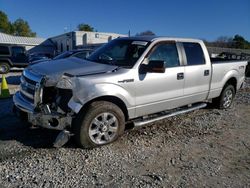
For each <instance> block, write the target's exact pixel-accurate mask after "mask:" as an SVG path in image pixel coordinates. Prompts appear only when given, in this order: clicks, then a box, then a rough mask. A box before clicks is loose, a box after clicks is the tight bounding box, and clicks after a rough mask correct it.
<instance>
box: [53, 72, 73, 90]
mask: <svg viewBox="0 0 250 188" xmlns="http://www.w3.org/2000/svg"><path fill="white" fill-rule="evenodd" d="M56 87H57V88H60V89H72V88H73V82H72V78H71V77H68V76H65V75H63V76H62V77H61V79H60V81H59V82H58V83H57V85H56Z"/></svg>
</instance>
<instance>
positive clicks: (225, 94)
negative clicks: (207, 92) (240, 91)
mask: <svg viewBox="0 0 250 188" xmlns="http://www.w3.org/2000/svg"><path fill="white" fill-rule="evenodd" d="M234 96H235V89H234V87H233V86H232V85H227V86H225V87H224V89H223V91H222V93H221V95H220V96H219V97H218V98H217V99H215V104H216V105H217V106H218V107H219V108H220V109H227V108H229V107H230V106H231V105H232V103H233V99H234Z"/></svg>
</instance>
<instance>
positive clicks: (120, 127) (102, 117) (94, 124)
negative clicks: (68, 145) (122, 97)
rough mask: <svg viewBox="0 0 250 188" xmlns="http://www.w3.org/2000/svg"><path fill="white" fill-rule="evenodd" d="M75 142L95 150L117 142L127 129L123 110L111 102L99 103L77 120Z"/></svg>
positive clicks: (92, 105) (91, 105) (94, 103)
mask: <svg viewBox="0 0 250 188" xmlns="http://www.w3.org/2000/svg"><path fill="white" fill-rule="evenodd" d="M73 126H74V127H73V128H74V134H75V140H76V142H77V143H78V144H79V146H81V147H83V148H94V147H98V146H101V145H105V144H109V143H111V142H113V141H115V140H116V139H117V138H118V137H119V136H120V135H122V133H123V132H124V128H125V118H124V114H123V112H122V110H121V109H120V108H119V107H118V106H116V105H115V104H113V103H111V102H106V101H97V102H93V103H92V104H90V106H89V107H88V109H87V110H86V111H85V112H82V113H80V114H79V116H78V117H77V118H76V120H75V123H74V125H73Z"/></svg>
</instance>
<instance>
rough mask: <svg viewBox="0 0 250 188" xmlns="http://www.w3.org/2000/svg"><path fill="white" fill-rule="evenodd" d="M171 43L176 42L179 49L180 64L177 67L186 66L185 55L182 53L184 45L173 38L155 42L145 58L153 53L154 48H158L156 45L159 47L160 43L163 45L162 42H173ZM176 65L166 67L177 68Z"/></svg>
mask: <svg viewBox="0 0 250 188" xmlns="http://www.w3.org/2000/svg"><path fill="white" fill-rule="evenodd" d="M171 43H174V44H175V46H176V49H177V53H178V56H179V66H176V67H182V66H185V64H184V62H185V61H184V59H183V55H182V47H181V46H180V43H179V42H176V41H173V40H166V41H160V42H157V43H155V44H154V45H153V46H152V47H151V49H150V50H149V51H148V52H147V54H146V55H145V57H144V59H146V58H148V57H149V55H150V54H151V53H153V52H154V50H155V49H156V47H157V46H158V45H161V44H171ZM142 63H143V61H142V62H141V64H142ZM141 64H140V65H141ZM176 67H166V68H168V69H170V68H176Z"/></svg>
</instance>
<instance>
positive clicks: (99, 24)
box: [0, 0, 250, 41]
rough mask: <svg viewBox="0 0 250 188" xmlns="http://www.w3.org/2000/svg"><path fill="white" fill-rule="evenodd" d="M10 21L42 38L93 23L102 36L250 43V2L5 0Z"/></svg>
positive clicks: (1, 0) (0, 6)
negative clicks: (147, 35) (147, 32)
mask: <svg viewBox="0 0 250 188" xmlns="http://www.w3.org/2000/svg"><path fill="white" fill-rule="evenodd" d="M0 10H2V11H4V12H5V13H6V14H7V15H8V17H9V19H10V20H11V21H14V20H15V19H17V18H23V19H25V20H27V21H28V22H29V24H30V26H31V28H32V30H33V31H34V32H36V33H37V35H38V36H39V37H43V38H47V37H52V36H55V35H59V34H62V33H63V32H65V31H70V30H75V29H76V26H77V25H78V24H79V23H88V24H90V25H92V26H93V27H94V28H95V29H97V30H98V31H100V32H114V33H120V34H127V33H128V31H129V30H130V31H131V34H132V35H134V34H136V33H138V32H141V31H145V30H152V31H153V32H154V33H156V34H157V35H159V36H174V37H192V38H200V39H206V40H209V41H211V40H215V39H216V38H218V37H219V36H229V37H230V36H234V35H235V34H240V35H242V36H243V37H245V38H246V39H247V40H249V41H250V0H205V1H204V0H172V1H167V0H151V1H149V0H148V1H147V0H144V1H143V0H126V1H122V0H105V1H104V0H89V1H84V0H0Z"/></svg>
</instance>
